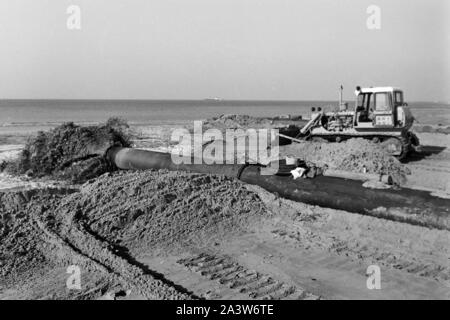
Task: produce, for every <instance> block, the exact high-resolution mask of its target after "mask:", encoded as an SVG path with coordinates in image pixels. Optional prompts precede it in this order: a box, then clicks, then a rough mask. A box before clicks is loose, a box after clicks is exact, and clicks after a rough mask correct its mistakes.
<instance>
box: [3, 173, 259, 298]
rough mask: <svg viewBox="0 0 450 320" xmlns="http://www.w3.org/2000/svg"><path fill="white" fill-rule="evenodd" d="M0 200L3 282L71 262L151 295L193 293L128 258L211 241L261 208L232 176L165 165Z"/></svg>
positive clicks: (243, 223) (185, 295)
mask: <svg viewBox="0 0 450 320" xmlns="http://www.w3.org/2000/svg"><path fill="white" fill-rule="evenodd" d="M0 200H1V202H0V217H1V225H0V231H1V236H2V241H1V243H0V261H1V265H0V274H1V276H2V279H3V280H2V282H1V285H2V286H3V287H5V288H7V287H10V286H11V285H12V284H14V283H16V282H17V281H19V280H18V279H21V280H20V281H24V278H26V277H25V276H24V275H25V274H33V272H34V270H40V269H42V267H43V266H49V265H52V266H65V267H67V266H68V265H72V264H75V265H79V266H81V267H82V268H83V270H88V271H89V272H100V273H101V274H102V275H106V276H107V277H106V279H107V280H106V281H108V282H111V283H114V284H117V283H122V284H124V286H125V288H126V289H130V290H133V292H138V293H139V294H141V295H142V296H144V297H147V298H150V299H189V298H192V297H193V296H192V295H191V294H190V293H189V292H186V291H183V289H182V288H177V287H174V286H173V285H172V284H171V283H170V281H167V280H166V279H164V278H161V276H160V275H158V274H154V273H152V272H151V270H147V269H145V268H143V267H142V266H141V265H140V264H139V263H138V262H136V260H135V259H134V257H137V256H139V255H142V254H158V253H167V252H182V251H183V250H185V249H186V247H187V246H189V248H192V246H195V247H199V248H201V247H212V246H213V245H214V243H215V241H222V240H223V239H224V238H226V237H229V236H231V235H233V234H235V233H239V232H241V231H242V230H245V229H246V228H247V227H248V225H249V223H250V221H251V219H259V218H260V217H262V216H263V215H264V214H265V213H266V210H265V205H264V204H263V203H262V202H261V201H260V200H259V198H258V196H257V195H256V194H255V193H253V192H251V191H248V190H247V189H246V188H245V186H244V184H242V183H240V182H238V181H235V180H233V179H227V178H225V177H221V176H209V175H201V174H190V173H180V172H168V171H145V172H116V173H106V174H104V175H102V176H100V177H99V178H97V179H95V181H94V180H92V181H90V182H88V183H85V184H84V185H83V186H82V187H81V189H80V191H79V192H73V191H71V193H70V194H69V195H67V194H65V195H63V194H61V193H57V194H52V193H51V192H45V191H33V190H31V191H29V193H25V192H15V193H13V192H11V193H0Z"/></svg>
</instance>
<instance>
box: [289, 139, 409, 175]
mask: <svg viewBox="0 0 450 320" xmlns="http://www.w3.org/2000/svg"><path fill="white" fill-rule="evenodd" d="M280 155H281V156H295V157H298V158H300V159H302V160H304V161H306V162H309V163H312V164H314V165H316V166H319V167H322V168H330V169H338V170H346V171H351V172H358V173H362V172H364V171H365V172H367V173H376V174H389V175H391V176H392V177H393V179H394V182H395V183H397V184H403V183H404V182H405V180H406V175H407V174H409V170H408V169H407V168H406V167H405V166H404V165H402V164H401V163H400V161H398V160H397V159H396V158H395V157H393V156H390V155H388V154H387V153H386V152H385V151H384V150H383V148H382V147H381V146H380V145H379V144H376V143H373V142H371V141H368V140H365V139H350V140H347V141H344V142H341V143H326V142H323V143H321V142H305V143H294V144H291V145H287V146H282V147H280Z"/></svg>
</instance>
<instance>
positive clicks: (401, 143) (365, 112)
mask: <svg viewBox="0 0 450 320" xmlns="http://www.w3.org/2000/svg"><path fill="white" fill-rule="evenodd" d="M342 91H343V87H342V86H341V87H340V91H339V107H338V108H336V110H333V111H328V112H325V111H323V110H322V108H317V110H316V109H315V108H312V114H311V119H310V120H309V121H308V122H307V123H306V125H304V126H303V127H302V128H301V129H300V131H299V133H298V134H297V136H296V137H295V139H300V140H319V141H329V142H341V141H344V140H346V139H351V138H364V139H370V140H372V141H373V142H376V143H381V144H382V146H383V148H385V149H386V150H387V151H388V153H389V154H391V155H393V156H396V157H398V158H399V159H400V160H402V159H405V158H406V156H407V155H408V154H409V153H410V152H411V151H420V144H419V139H418V138H417V136H416V135H415V134H414V133H413V132H411V131H410V129H411V127H412V125H413V122H414V117H413V115H412V113H411V111H410V110H409V108H408V104H407V103H405V102H404V96H403V91H402V90H401V89H399V88H395V87H370V88H361V87H359V86H358V87H356V91H355V95H356V101H355V106H354V110H349V107H348V104H347V103H345V102H343V101H342Z"/></svg>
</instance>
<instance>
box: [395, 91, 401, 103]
mask: <svg viewBox="0 0 450 320" xmlns="http://www.w3.org/2000/svg"><path fill="white" fill-rule="evenodd" d="M394 99H395V104H397V105H401V104H403V92H401V91H395V93H394Z"/></svg>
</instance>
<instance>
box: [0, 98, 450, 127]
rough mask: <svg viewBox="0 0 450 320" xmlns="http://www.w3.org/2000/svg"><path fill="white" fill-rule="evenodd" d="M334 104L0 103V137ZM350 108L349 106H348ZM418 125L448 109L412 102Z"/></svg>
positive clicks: (445, 119)
mask: <svg viewBox="0 0 450 320" xmlns="http://www.w3.org/2000/svg"><path fill="white" fill-rule="evenodd" d="M327 105H328V106H330V105H336V102H335V101H212V100H201V101H192V100H190V101H184V100H160V101H157V100H149V101H143V100H139V101H138V100H0V133H11V132H27V131H36V130H41V129H45V128H48V127H51V126H54V125H57V124H60V123H62V122H66V121H73V122H76V123H84V124H89V123H99V122H103V121H105V120H106V119H107V118H109V117H111V116H118V117H122V118H125V119H126V120H128V121H129V123H130V124H135V125H143V124H152V125H158V124H162V125H165V124H167V125H170V124H178V123H185V122H186V121H193V120H200V119H207V118H211V117H214V116H218V115H221V114H249V115H253V116H276V115H281V114H292V115H303V116H309V113H310V110H311V107H318V106H321V107H323V106H327ZM349 105H350V106H352V103H349ZM410 108H411V110H412V112H413V114H414V115H415V117H416V118H417V119H418V121H419V122H420V123H423V124H439V123H440V124H442V125H450V105H448V104H438V103H410Z"/></svg>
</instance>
